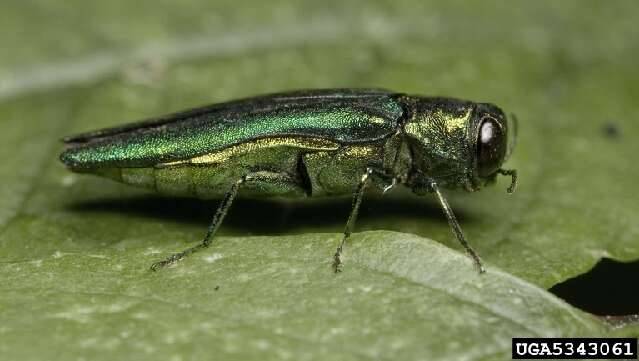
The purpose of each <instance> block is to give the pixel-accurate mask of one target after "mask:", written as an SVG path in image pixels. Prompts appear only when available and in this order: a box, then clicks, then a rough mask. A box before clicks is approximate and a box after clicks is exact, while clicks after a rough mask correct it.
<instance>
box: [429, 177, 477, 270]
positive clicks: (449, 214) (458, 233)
mask: <svg viewBox="0 0 639 361" xmlns="http://www.w3.org/2000/svg"><path fill="white" fill-rule="evenodd" d="M430 186H431V188H432V189H433V191H434V192H435V194H436V195H437V199H438V200H439V203H440V204H441V206H442V209H443V210H444V214H446V218H447V219H448V224H450V228H451V229H452V230H453V233H454V234H455V237H457V240H458V241H459V243H461V244H462V246H463V247H464V249H465V250H466V252H467V253H468V254H469V255H470V257H471V258H472V259H473V261H474V262H475V266H477V269H478V270H479V273H484V272H486V269H485V268H484V265H482V263H481V259H480V258H479V256H478V255H477V253H475V251H474V250H473V249H472V247H470V245H469V244H468V241H466V237H464V234H463V233H462V230H461V227H460V226H459V223H458V222H457V218H456V217H455V214H454V213H453V209H452V208H450V205H449V204H448V202H447V201H446V198H444V196H443V194H442V192H441V191H440V190H439V187H438V186H437V183H436V182H435V181H434V180H432V179H431V180H430Z"/></svg>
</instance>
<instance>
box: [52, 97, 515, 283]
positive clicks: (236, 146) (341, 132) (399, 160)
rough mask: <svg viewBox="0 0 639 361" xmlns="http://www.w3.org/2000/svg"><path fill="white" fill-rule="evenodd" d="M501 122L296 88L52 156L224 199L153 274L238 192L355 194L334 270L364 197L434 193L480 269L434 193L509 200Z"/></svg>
mask: <svg viewBox="0 0 639 361" xmlns="http://www.w3.org/2000/svg"><path fill="white" fill-rule="evenodd" d="M509 123H510V122H509V121H508V119H507V118H506V117H505V115H504V113H503V112H502V111H501V110H500V109H499V108H498V107H496V106H494V105H492V104H487V103H474V102H470V101H464V100H459V99H453V98H439V97H421V96H408V95H405V94H399V93H394V92H390V91H386V90H381V89H326V90H303V91H294V92H287V93H279V94H271V95H265V96H260V97H254V98H248V99H242V100H237V101H231V102H227V103H222V104H216V105H211V106H207V107H202V108H198V109H194V110H189V111H186V112H183V113H178V114H173V115H168V116H165V117H161V118H158V119H152V120H148V121H143V122H140V123H136V124H131V125H125V126H122V127H119V128H109V129H104V130H98V131H95V132H90V133H85V134H80V135H76V136H72V137H69V138H66V139H65V140H64V141H65V143H66V145H67V147H66V149H65V151H64V152H63V153H62V154H61V155H60V159H61V160H62V162H64V164H66V165H67V166H68V167H69V168H70V169H71V170H72V171H75V172H81V173H94V174H98V175H101V176H105V177H108V178H112V179H115V180H117V181H119V182H123V183H126V184H131V185H135V186H140V187H145V188H150V189H152V190H155V191H158V192H160V193H163V194H168V195H176V196H192V197H198V198H217V197H222V203H221V204H220V206H219V208H218V209H217V212H216V213H215V215H214V217H213V220H212V222H211V224H210V225H209V228H208V231H207V233H206V235H205V237H204V239H203V241H202V242H201V243H199V244H198V245H196V246H194V247H192V248H189V249H187V250H185V251H183V252H180V253H176V254H174V255H172V256H170V257H168V258H167V259H165V260H164V261H161V262H157V263H154V264H153V265H152V267H151V268H152V269H153V270H156V269H158V268H160V267H163V266H166V265H169V264H172V263H175V262H177V261H179V260H181V259H183V258H184V257H185V256H187V255H189V254H191V253H193V252H195V251H197V250H199V249H202V248H206V247H208V246H209V245H210V244H211V241H212V238H213V235H214V234H215V232H216V231H217V229H218V227H219V226H220V224H221V223H222V221H223V219H224V216H225V215H226V213H227V211H228V209H229V207H230V205H231V203H232V202H233V199H234V198H235V196H236V194H237V193H238V190H239V189H240V188H242V192H243V194H245V195H249V196H286V197H319V196H333V195H341V194H353V205H352V209H351V213H350V216H349V218H348V221H347V223H346V228H345V230H344V234H343V237H342V240H341V243H340V245H339V247H338V248H337V251H336V252H335V255H334V260H333V269H334V270H335V272H339V271H340V267H341V266H340V265H341V253H342V250H343V248H344V243H345V241H346V239H347V238H348V237H349V235H350V233H351V230H352V228H353V226H354V224H355V220H356V218H357V212H358V209H359V206H360V203H361V201H362V196H363V194H364V190H365V188H366V187H367V186H368V185H369V184H372V185H374V186H375V187H376V188H378V189H380V190H382V191H384V192H386V191H388V190H389V189H391V188H392V187H394V186H395V185H397V184H403V185H405V186H407V187H408V188H410V189H411V190H413V191H414V192H415V193H417V194H420V195H423V194H426V193H434V194H435V196H436V197H437V199H438V200H439V202H440V204H441V206H442V208H443V210H444V213H445V215H446V217H447V219H448V222H449V223H450V226H451V228H452V230H453V232H454V234H455V236H456V237H457V239H458V240H459V242H460V243H461V244H462V245H463V247H464V248H465V249H466V251H467V252H468V253H469V255H470V256H471V257H472V259H473V260H474V262H475V264H476V266H477V267H478V269H479V271H480V272H483V271H484V267H483V266H482V263H481V260H480V258H479V256H478V255H477V254H476V253H475V251H473V249H472V248H471V247H470V246H469V245H468V242H467V241H466V239H465V238H464V235H463V233H462V231H461V228H460V227H459V224H458V223H457V220H456V219H455V216H454V214H453V212H452V210H451V208H450V206H449V205H448V202H447V201H446V199H445V198H444V197H443V195H442V193H441V191H440V187H446V188H463V189H465V190H467V191H470V192H472V191H475V190H478V189H480V188H481V187H482V186H484V185H486V184H489V183H491V182H493V181H494V180H495V177H496V175H497V174H503V175H510V176H511V177H512V183H511V186H510V188H509V189H508V190H509V192H512V191H513V190H514V187H515V185H516V172H515V170H504V169H502V168H501V164H502V163H503V162H504V161H505V160H506V159H507V158H508V156H509V154H510V153H511V151H512V149H513V147H514V138H515V137H514V136H510V137H509V130H511V131H512V132H513V133H514V129H512V128H513V126H512V124H511V125H510V126H509ZM513 124H514V123H513ZM509 128H511V129H509Z"/></svg>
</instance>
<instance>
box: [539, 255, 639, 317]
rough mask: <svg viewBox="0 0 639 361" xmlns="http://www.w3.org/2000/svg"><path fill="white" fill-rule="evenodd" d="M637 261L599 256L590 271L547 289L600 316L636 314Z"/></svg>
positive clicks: (638, 304) (638, 295) (638, 300)
mask: <svg viewBox="0 0 639 361" xmlns="http://www.w3.org/2000/svg"><path fill="white" fill-rule="evenodd" d="M637 285H639V260H637V261H634V262H618V261H615V260H612V259H609V258H603V259H601V260H600V261H599V262H598V263H597V264H596V265H595V266H594V267H593V268H592V269H591V270H590V271H588V272H586V273H584V274H582V275H579V276H577V277H575V278H571V279H569V280H566V281H564V282H562V283H558V284H556V285H554V286H553V287H552V288H550V290H549V291H550V292H552V293H554V294H555V295H556V296H558V297H560V298H562V299H564V300H565V301H566V302H568V303H570V304H571V305H573V306H575V307H578V308H580V309H582V310H584V311H587V312H590V313H593V314H595V315H601V316H606V315H607V316H622V315H634V314H639V292H638V289H637Z"/></svg>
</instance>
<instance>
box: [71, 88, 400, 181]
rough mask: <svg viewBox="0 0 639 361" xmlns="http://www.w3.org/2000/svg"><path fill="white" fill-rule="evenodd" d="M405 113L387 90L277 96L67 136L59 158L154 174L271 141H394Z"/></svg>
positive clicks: (81, 165) (77, 163) (77, 165)
mask: <svg viewBox="0 0 639 361" xmlns="http://www.w3.org/2000/svg"><path fill="white" fill-rule="evenodd" d="M402 114H403V109H402V107H401V106H400V104H399V102H398V101H396V96H395V94H394V93H391V92H388V91H385V90H376V89H329V90H309V91H296V92H289V93H280V94H273V95H266V96H261V97H255V98H248V99H243V100H238V101H233V102H228V103H221V104H217V105H212V106H208V107H203V108H198V109H194V110H190V111H187V112H183V113H178V114H174V115H169V116H166V117H162V118H158V119H153V120H149V121H144V122H140V123H135V124H131V125H126V126H123V127H119V128H110V129H104V130H99V131H95V132H91V133H85V134H80V135H77V136H74V137H69V138H67V139H65V142H66V143H67V149H66V150H65V151H64V152H63V153H62V155H61V156H60V158H61V159H62V161H63V162H64V163H65V164H67V165H68V166H70V167H72V168H79V169H92V168H101V167H149V166H153V165H156V164H160V163H166V162H174V161H180V160H184V159H189V158H193V157H196V156H199V155H203V154H207V153H211V152H215V151H217V150H220V149H224V148H226V147H229V146H232V145H236V144H240V143H242V142H246V141H251V140H255V139H259V138H268V137H282V136H296V137H312V138H322V139H327V140H331V141H334V142H337V143H339V144H357V143H360V144H361V143H366V142H371V141H375V140H379V139H383V138H385V137H388V136H389V135H391V134H393V133H394V132H395V130H396V129H397V126H398V121H399V119H400V118H401V116H402Z"/></svg>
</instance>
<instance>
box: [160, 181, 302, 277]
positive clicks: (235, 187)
mask: <svg viewBox="0 0 639 361" xmlns="http://www.w3.org/2000/svg"><path fill="white" fill-rule="evenodd" d="M248 182H251V183H256V184H258V185H259V186H260V187H268V186H269V185H273V184H275V185H278V186H279V187H284V186H285V185H288V186H290V187H289V188H290V190H291V191H297V192H298V193H302V194H303V190H298V188H299V185H297V184H296V183H295V181H294V180H293V179H292V178H291V177H290V176H289V175H287V174H285V173H274V172H253V173H249V174H247V175H245V176H242V177H241V178H240V179H238V180H237V181H235V183H233V184H232V185H231V187H230V188H229V190H228V191H227V192H226V194H225V195H224V198H223V199H222V203H220V206H219V207H218V208H217V211H216V212H215V215H214V216H213V219H212V220H211V223H210V224H209V227H208V229H207V231H206V235H205V236H204V239H203V240H202V241H201V242H200V243H198V244H197V245H195V246H193V247H191V248H187V249H186V250H184V251H182V252H179V253H175V254H172V255H171V256H169V257H167V258H166V259H164V260H163V261H159V262H155V263H153V264H152V265H151V270H153V271H157V270H158V269H160V268H164V267H166V266H170V265H172V264H174V263H176V262H178V261H180V260H182V259H184V258H185V257H187V256H189V255H190V254H192V253H195V252H197V251H199V250H201V249H204V248H207V247H209V246H210V245H211V243H212V242H213V236H214V235H215V233H216V232H217V230H218V228H219V227H220V225H221V224H222V221H223V220H224V217H226V214H227V213H228V210H229V208H231V204H232V203H233V200H234V199H235V196H236V195H237V193H238V191H239V188H240V187H241V186H242V185H243V184H245V183H248ZM285 188H286V187H285Z"/></svg>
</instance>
